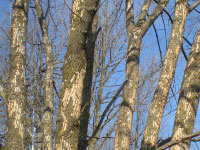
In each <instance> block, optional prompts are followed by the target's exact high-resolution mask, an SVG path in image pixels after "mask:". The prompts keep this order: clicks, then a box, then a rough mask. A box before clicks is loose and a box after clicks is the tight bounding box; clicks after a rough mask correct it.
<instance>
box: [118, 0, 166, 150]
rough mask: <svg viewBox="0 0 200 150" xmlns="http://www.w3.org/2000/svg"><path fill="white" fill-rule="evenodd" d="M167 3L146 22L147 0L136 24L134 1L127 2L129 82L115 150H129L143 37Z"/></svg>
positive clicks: (124, 92)
mask: <svg viewBox="0 0 200 150" xmlns="http://www.w3.org/2000/svg"><path fill="white" fill-rule="evenodd" d="M167 3H168V0H162V1H161V2H160V3H159V4H158V6H157V7H156V8H155V10H154V11H153V12H152V14H151V15H150V16H149V17H148V19H147V20H145V18H146V17H147V12H148V10H149V7H150V4H151V0H146V1H145V3H144V5H143V8H142V10H141V13H140V15H139V19H138V22H137V23H136V24H135V23H134V16H133V1H132V0H126V29H127V34H128V49H127V60H126V77H125V78H126V80H127V81H128V82H127V84H126V85H125V87H124V91H123V100H122V103H121V106H120V112H119V116H118V121H117V130H116V136H115V150H118V149H119V150H128V149H129V146H130V144H131V142H130V137H131V128H132V120H133V111H134V105H135V99H136V92H137V87H138V78H139V58H140V45H141V42H142V38H143V36H144V35H145V33H146V32H147V30H148V29H149V27H150V26H151V25H152V23H153V22H154V21H155V20H156V18H157V17H158V16H159V15H160V14H161V13H162V11H163V9H164V7H165V6H166V4H167Z"/></svg>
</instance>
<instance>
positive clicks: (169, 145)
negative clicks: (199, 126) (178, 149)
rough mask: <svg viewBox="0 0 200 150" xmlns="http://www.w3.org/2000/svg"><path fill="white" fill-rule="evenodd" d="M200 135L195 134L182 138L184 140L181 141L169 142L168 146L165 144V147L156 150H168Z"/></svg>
mask: <svg viewBox="0 0 200 150" xmlns="http://www.w3.org/2000/svg"><path fill="white" fill-rule="evenodd" d="M199 135H200V131H198V132H195V133H193V134H190V135H187V136H184V137H182V138H181V139H179V140H175V141H171V142H168V143H167V144H165V145H163V146H161V147H159V148H157V149H156V150H164V149H166V148H168V147H171V146H173V145H176V144H179V143H180V142H183V141H185V140H188V139H191V138H194V137H197V136H199Z"/></svg>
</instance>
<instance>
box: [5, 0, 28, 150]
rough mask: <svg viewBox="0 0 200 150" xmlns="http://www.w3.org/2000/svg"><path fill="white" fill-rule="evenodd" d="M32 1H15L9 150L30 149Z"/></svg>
mask: <svg viewBox="0 0 200 150" xmlns="http://www.w3.org/2000/svg"><path fill="white" fill-rule="evenodd" d="M28 4H29V0H23V1H22V0H15V1H14V6H13V19H12V30H11V50H10V76H9V78H10V79H9V90H8V92H9V93H8V101H7V105H8V132H7V138H6V147H5V149H6V150H23V149H25V147H26V145H25V144H26V141H25V126H26V114H25V113H26V100H27V97H26V95H27V94H26V35H27V23H28Z"/></svg>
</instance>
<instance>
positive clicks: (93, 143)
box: [90, 1, 108, 150]
mask: <svg viewBox="0 0 200 150" xmlns="http://www.w3.org/2000/svg"><path fill="white" fill-rule="evenodd" d="M107 3H108V1H106V8H105V9H106V10H105V12H104V15H107ZM96 16H97V15H96ZM97 17H98V16H97ZM104 18H105V22H104V32H103V41H102V42H103V47H102V49H101V52H102V53H101V64H100V65H101V79H100V83H99V91H98V95H97V100H96V102H95V109H96V116H95V123H94V129H96V127H97V125H98V123H99V119H100V115H101V104H102V94H103V87H104V83H105V80H104V79H105V59H106V33H107V16H105V17H104ZM96 143H97V138H93V139H92V140H91V142H90V150H95V147H96Z"/></svg>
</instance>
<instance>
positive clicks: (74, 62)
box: [56, 0, 98, 150]
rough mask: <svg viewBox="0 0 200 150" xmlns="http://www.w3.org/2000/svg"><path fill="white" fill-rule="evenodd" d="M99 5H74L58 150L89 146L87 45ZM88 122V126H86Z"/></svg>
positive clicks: (88, 1) (94, 0)
mask: <svg viewBox="0 0 200 150" xmlns="http://www.w3.org/2000/svg"><path fill="white" fill-rule="evenodd" d="M97 5H98V0H83V1H80V0H74V1H73V4H72V13H71V23H70V32H69V39H68V50H67V53H66V56H65V63H64V66H63V79H62V87H61V95H60V108H59V113H58V120H57V128H56V149H57V150H60V149H67V150H75V149H82V148H81V145H85V143H86V141H85V140H81V139H86V136H87V129H86V128H87V126H88V125H87V124H88V119H87V118H88V117H87V116H85V114H86V115H88V113H89V112H88V107H89V105H90V99H86V98H87V96H88V95H87V93H84V90H85V86H87V87H89V86H88V85H84V83H85V82H86V79H87V73H86V70H87V67H89V65H92V63H93V62H92V63H91V64H87V63H88V61H87V57H88V56H87V54H86V53H87V52H86V51H87V50H86V43H87V37H88V34H89V31H90V28H91V26H92V22H93V18H94V15H95V13H96V11H97ZM89 54H90V53H89ZM92 60H93V58H92ZM91 71H92V69H91ZM87 82H91V81H87ZM90 88H91V87H90ZM88 116H89V115H88ZM85 117H86V118H85ZM84 122H87V124H86V125H84V124H83V123H84ZM80 130H81V131H82V132H81V131H80Z"/></svg>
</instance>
